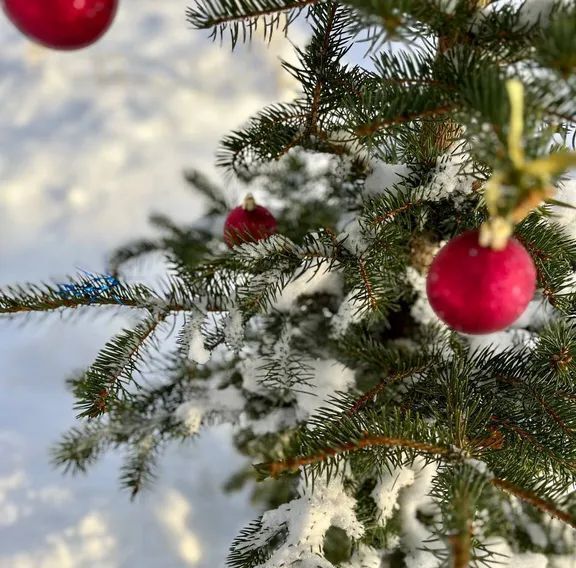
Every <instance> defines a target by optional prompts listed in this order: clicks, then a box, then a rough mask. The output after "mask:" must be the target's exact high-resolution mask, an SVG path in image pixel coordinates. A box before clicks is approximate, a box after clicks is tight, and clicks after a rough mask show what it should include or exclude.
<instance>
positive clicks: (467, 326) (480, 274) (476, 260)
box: [426, 231, 536, 334]
mask: <svg viewBox="0 0 576 568" xmlns="http://www.w3.org/2000/svg"><path fill="white" fill-rule="evenodd" d="M535 290H536V268H535V267H534V262H533V261H532V258H531V256H530V255H529V254H528V251H527V250H526V249H525V248H524V247H523V246H522V244H520V243H519V242H518V241H517V240H516V239H513V238H511V239H509V240H508V243H507V245H506V247H505V248H504V249H503V250H493V249H491V248H489V247H482V246H480V244H479V232H478V231H467V232H465V233H463V234H461V235H459V236H457V237H455V238H454V239H452V240H451V241H450V242H448V243H447V244H446V245H445V246H444V247H443V248H442V249H441V250H440V251H439V252H438V254H437V255H436V257H435V258H434V260H433V262H432V264H431V265H430V269H429V271H428V277H427V280H426V291H427V293H428V300H429V301H430V305H431V306H432V308H433V310H434V312H436V315H437V316H438V317H439V318H440V319H441V320H442V321H443V322H445V323H446V324H448V325H449V326H450V327H451V328H453V329H455V330H456V331H460V332H463V333H469V334H483V333H493V332H495V331H499V330H502V329H504V328H506V327H508V326H509V325H510V324H511V323H513V322H514V321H515V320H516V319H517V318H518V317H519V316H520V314H522V312H523V311H524V310H525V308H526V306H527V305H528V302H530V300H532V298H533V296H534V292H535Z"/></svg>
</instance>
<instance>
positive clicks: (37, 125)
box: [0, 0, 298, 568]
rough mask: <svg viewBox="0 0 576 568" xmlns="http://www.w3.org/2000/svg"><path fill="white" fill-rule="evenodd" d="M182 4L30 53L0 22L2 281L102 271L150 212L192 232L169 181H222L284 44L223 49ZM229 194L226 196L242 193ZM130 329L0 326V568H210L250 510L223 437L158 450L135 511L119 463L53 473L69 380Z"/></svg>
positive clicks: (148, 8)
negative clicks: (67, 48) (87, 39)
mask: <svg viewBox="0 0 576 568" xmlns="http://www.w3.org/2000/svg"><path fill="white" fill-rule="evenodd" d="M186 6H187V1H186V0H170V1H169V2H168V1H165V2H158V1H157V0H122V1H121V3H120V10H119V13H118V16H117V19H116V21H115V22H114V24H113V27H112V28H111V30H110V31H109V32H108V34H107V35H106V36H105V37H104V38H103V39H102V40H101V41H100V42H98V44H96V45H95V46H93V47H91V48H89V49H85V50H82V51H78V52H70V53H59V52H54V51H49V50H46V49H44V48H40V47H38V46H36V45H34V44H32V43H31V42H29V41H28V40H26V39H25V38H23V37H22V35H21V34H20V32H18V31H17V30H15V29H14V28H13V27H12V26H11V25H10V24H9V23H8V21H7V20H6V19H5V18H4V17H3V15H2V14H0V101H1V103H0V286H6V285H8V284H12V283H16V282H23V281H39V280H52V281H53V280H58V279H62V278H64V276H65V275H66V274H71V273H74V272H75V271H76V270H78V269H85V270H91V271H99V270H102V269H103V266H104V261H105V258H106V255H107V253H108V252H109V251H111V250H112V249H113V248H114V247H115V246H118V245H120V244H122V243H123V242H125V241H126V240H129V239H132V238H136V237H139V236H146V235H150V234H151V229H150V227H149V226H148V223H147V219H148V216H149V215H150V213H151V212H153V211H157V212H162V213H165V214H168V215H169V216H171V217H172V218H173V219H175V220H176V221H178V222H180V223H191V222H193V221H194V220H195V219H197V218H198V217H200V216H201V215H202V212H203V203H202V200H201V198H200V197H198V196H196V195H194V194H193V193H192V192H191V191H190V189H189V187H188V186H187V184H186V183H185V182H184V181H183V178H182V172H183V170H184V169H186V168H190V167H195V168H201V169H202V170H204V171H205V172H207V173H209V174H211V175H212V176H214V179H218V173H217V172H216V170H215V168H214V166H213V161H214V152H215V150H216V147H217V143H218V140H219V139H220V138H221V137H222V136H223V135H224V134H225V133H227V132H228V131H229V130H230V129H232V128H234V127H236V126H238V125H240V124H241V123H242V122H243V121H244V120H246V119H247V118H248V117H249V116H250V115H252V114H253V113H254V112H256V111H257V110H258V109H260V108H261V107H262V106H264V105H265V104H267V103H269V102H272V101H277V100H284V99H287V98H290V95H291V93H292V92H293V88H294V85H293V84H292V83H290V81H288V80H287V79H286V77H285V76H282V75H281V73H280V72H279V68H280V67H279V61H278V58H279V56H283V57H289V54H290V53H291V48H290V44H289V43H288V42H287V41H286V40H284V39H280V38H278V40H274V41H273V42H272V44H271V45H270V46H269V47H268V48H264V46H263V44H262V42H259V41H256V42H254V43H253V45H252V47H251V48H239V49H237V51H236V52H234V53H232V52H231V50H230V48H229V46H228V45H222V46H221V45H219V43H212V42H211V41H210V40H208V39H207V34H206V33H205V32H200V31H195V30H192V29H191V28H190V26H189V25H188V24H187V23H186V21H185V16H184V14H185V8H186ZM295 40H296V41H298V38H296V39H295ZM226 189H227V196H228V199H229V201H230V204H231V205H232V204H235V203H237V202H238V200H239V189H238V187H236V186H235V185H234V184H233V183H229V184H228V185H227V186H226ZM143 267H144V268H143V270H148V269H149V266H148V265H143ZM141 276H142V277H143V278H146V277H147V276H149V274H146V273H143V274H142V275H141ZM130 321H131V320H130V319H128V318H116V319H110V318H107V319H105V318H60V317H58V316H50V317H42V318H37V317H36V318H33V319H27V320H21V319H16V320H13V321H6V320H3V321H1V322H0V391H1V392H2V395H1V396H0V568H97V567H98V568H100V567H102V568H117V567H118V568H120V567H134V566H141V567H144V568H148V567H157V566H162V567H163V568H184V567H190V566H191V567H199V568H218V567H220V566H223V565H224V558H225V555H226V550H227V547H228V545H229V543H230V542H231V540H232V538H233V537H234V535H236V534H237V532H238V530H239V529H240V528H241V527H242V526H244V525H245V524H246V523H247V522H248V521H249V520H251V519H252V518H253V517H255V516H256V512H255V510H253V509H252V507H251V506H250V503H249V496H248V495H247V494H246V493H245V492H244V493H242V492H240V493H237V494H234V495H224V494H223V493H222V485H223V483H225V482H226V480H227V479H228V476H229V475H231V474H232V473H233V472H234V471H235V470H236V469H237V468H239V467H240V466H241V465H242V464H243V461H242V458H240V457H239V456H238V455H237V454H235V452H234V450H233V449H232V446H231V442H230V430H229V429H228V428H226V427H220V428H215V429H212V430H211V431H209V432H206V433H204V434H203V435H202V436H201V437H200V439H199V440H196V441H194V442H191V443H190V444H187V445H185V446H182V447H178V448H174V449H173V450H171V451H170V452H169V453H168V454H167V455H166V457H165V459H164V460H163V461H162V467H161V471H160V476H159V480H158V482H157V483H156V485H155V487H154V489H153V490H152V491H150V492H149V493H147V494H145V495H144V496H143V497H142V498H140V499H139V500H137V501H136V502H135V503H131V502H130V501H129V498H128V495H127V494H125V493H123V492H122V491H121V490H120V489H119V484H118V480H117V475H118V465H119V456H117V455H108V456H106V457H105V458H104V459H103V460H102V461H101V462H100V463H99V464H98V465H97V466H96V467H95V468H93V469H92V470H91V471H90V473H89V474H88V475H87V476H85V477H78V478H71V477H63V476H62V475H61V472H59V471H56V470H54V469H53V467H52V466H51V465H50V463H49V448H50V446H51V444H53V443H54V442H56V441H57V440H58V438H59V436H60V435H61V434H62V433H63V432H64V431H66V430H67V429H68V428H69V427H70V426H72V425H73V424H74V420H75V419H74V412H73V400H72V398H71V396H70V395H69V394H68V393H67V392H66V390H65V388H64V380H65V378H66V377H68V376H69V375H70V374H71V373H73V372H74V371H75V370H78V369H80V368H82V367H84V366H85V365H87V364H88V363H90V361H91V360H92V359H93V357H94V356H95V355H96V353H97V351H98V349H99V348H100V347H101V346H102V345H103V344H104V343H105V342H106V340H107V339H108V338H109V337H111V335H112V334H113V333H114V332H116V331H118V330H119V329H120V328H121V327H122V326H123V325H127V324H129V323H130Z"/></svg>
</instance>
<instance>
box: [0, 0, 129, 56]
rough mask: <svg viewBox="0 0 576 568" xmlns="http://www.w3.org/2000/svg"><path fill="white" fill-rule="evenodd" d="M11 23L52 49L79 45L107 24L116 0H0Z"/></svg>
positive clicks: (92, 39)
mask: <svg viewBox="0 0 576 568" xmlns="http://www.w3.org/2000/svg"><path fill="white" fill-rule="evenodd" d="M0 1H1V2H2V5H3V7H4V11H5V12H6V14H7V15H8V17H9V18H10V20H12V22H13V23H14V25H15V26H16V27H17V28H18V29H19V30H20V31H21V32H22V33H24V34H25V35H27V36H28V37H29V38H30V39H32V40H33V41H36V42H38V43H40V44H42V45H45V46H47V47H52V48H54V49H79V48H81V47H86V46H87V45H90V44H91V43H94V42H95V41H96V40H98V39H99V38H100V37H101V36H102V35H104V33H105V32H106V30H107V29H108V28H109V27H110V24H111V23H112V20H113V19H114V16H115V14H116V9H117V8H118V0H0Z"/></svg>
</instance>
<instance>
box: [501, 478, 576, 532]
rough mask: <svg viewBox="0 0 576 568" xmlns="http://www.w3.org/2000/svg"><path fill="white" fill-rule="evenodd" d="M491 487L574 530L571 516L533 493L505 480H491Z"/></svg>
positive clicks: (575, 520)
mask: <svg viewBox="0 0 576 568" xmlns="http://www.w3.org/2000/svg"><path fill="white" fill-rule="evenodd" d="M492 485H494V486H495V487H498V489H501V490H502V491H505V492H506V493H509V494H510V495H514V497H517V498H518V499H521V500H522V501H525V502H526V503H529V504H530V505H532V506H534V507H536V508H537V509H540V510H541V511H544V512H545V513H548V514H549V515H550V516H551V517H554V518H556V519H559V520H560V521H562V522H564V523H566V524H567V525H570V526H571V527H573V528H575V529H576V518H575V517H574V516H573V515H571V514H570V513H567V512H566V511H562V510H561V509H559V508H558V507H557V506H556V505H554V503H550V501H546V500H545V499H542V498H541V497H538V495H536V494H535V493H532V492H531V491H528V490H526V489H522V488H521V487H517V486H516V485H514V484H513V483H510V482H509V481H506V480H505V479H498V478H494V479H492Z"/></svg>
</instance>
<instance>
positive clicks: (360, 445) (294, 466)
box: [265, 434, 450, 477]
mask: <svg viewBox="0 0 576 568" xmlns="http://www.w3.org/2000/svg"><path fill="white" fill-rule="evenodd" d="M376 446H385V447H396V448H406V449H409V450H417V451H419V452H422V453H425V454H436V455H446V454H449V453H450V449H449V448H446V447H444V446H434V445H433V444H428V443H427V442H420V441H418V440H407V439H404V438H390V437H388V436H373V435H368V434H367V435H366V436H364V437H363V438H361V439H360V440H358V441H357V442H348V443H346V444H342V445H340V446H336V447H335V448H326V449H325V450H324V451H322V452H320V453H318V454H314V455H309V456H300V457H295V458H290V459H287V460H283V461H278V462H271V463H268V464H265V466H266V469H267V470H268V471H269V473H270V475H271V476H272V477H278V476H279V475H280V474H282V473H284V472H286V471H296V470H298V469H300V468H301V467H303V466H306V465H311V464H315V463H320V462H323V461H325V460H327V459H329V458H331V457H334V456H337V455H339V454H343V453H348V452H354V451H358V450H361V449H365V448H371V447H376Z"/></svg>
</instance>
